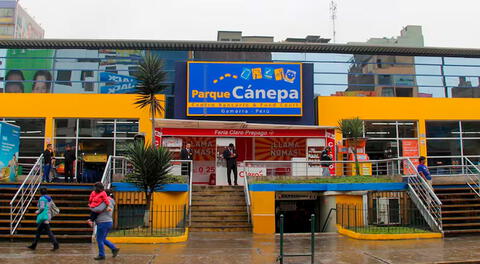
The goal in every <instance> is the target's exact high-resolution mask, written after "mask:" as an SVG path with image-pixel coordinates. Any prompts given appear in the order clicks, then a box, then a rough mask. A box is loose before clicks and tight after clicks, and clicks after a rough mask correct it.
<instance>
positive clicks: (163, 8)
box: [20, 0, 480, 48]
mask: <svg viewBox="0 0 480 264" xmlns="http://www.w3.org/2000/svg"><path fill="white" fill-rule="evenodd" d="M336 2H337V6H338V11H337V43H345V42H349V41H366V40H367V39H368V38H370V37H393V36H397V35H399V33H400V30H401V29H402V27H404V26H406V25H422V26H423V34H424V37H425V45H426V46H442V47H462V48H480V33H479V30H478V27H479V26H480V19H479V18H478V16H479V14H480V1H478V0H455V1H447V0H362V1H359V0H336ZM20 3H21V5H22V6H23V7H25V8H26V9H27V11H28V12H29V13H30V14H31V15H33V16H34V17H35V19H36V20H37V21H38V22H40V23H41V25H42V26H43V28H44V29H45V31H46V37H47V38H92V39H98V38H109V39H112V38H118V39H156V40H216V36H217V30H238V31H243V32H244V35H267V36H274V37H275V40H276V41H280V40H283V39H285V38H286V37H305V36H306V35H321V36H322V37H328V38H331V37H332V23H331V20H330V10H329V3H330V1H329V0H315V1H314V0H20Z"/></svg>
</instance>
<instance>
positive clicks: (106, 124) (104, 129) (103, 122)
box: [79, 119, 115, 137]
mask: <svg viewBox="0 0 480 264" xmlns="http://www.w3.org/2000/svg"><path fill="white" fill-rule="evenodd" d="M114 124H115V123H114V120H113V119H80V120H79V127H80V130H79V131H80V132H79V137H113V130H114V126H115V125H114Z"/></svg>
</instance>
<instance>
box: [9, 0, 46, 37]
mask: <svg viewBox="0 0 480 264" xmlns="http://www.w3.org/2000/svg"><path fill="white" fill-rule="evenodd" d="M44 35H45V31H44V30H43V28H42V27H41V26H40V25H39V24H38V23H37V22H36V21H35V20H34V19H33V17H32V16H30V15H29V14H28V13H27V11H26V10H25V9H24V8H22V6H21V5H20V4H19V3H18V1H16V0H0V39H43V37H44Z"/></svg>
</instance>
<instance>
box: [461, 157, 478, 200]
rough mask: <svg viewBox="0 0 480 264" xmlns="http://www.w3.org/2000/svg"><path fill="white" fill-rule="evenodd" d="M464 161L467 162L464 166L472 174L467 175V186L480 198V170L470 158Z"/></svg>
mask: <svg viewBox="0 0 480 264" xmlns="http://www.w3.org/2000/svg"><path fill="white" fill-rule="evenodd" d="M464 159H465V161H466V164H465V165H464V166H465V167H466V168H467V170H469V171H470V172H471V174H468V173H465V176H467V178H468V181H467V185H468V186H469V187H470V188H471V189H472V190H473V192H475V193H476V194H477V196H479V197H480V169H479V168H478V167H477V166H476V165H475V164H474V163H473V162H472V161H471V160H470V159H469V158H467V157H464ZM470 167H473V168H474V169H475V171H472V170H471V169H470ZM473 175H475V177H474V176H473ZM472 182H473V183H472Z"/></svg>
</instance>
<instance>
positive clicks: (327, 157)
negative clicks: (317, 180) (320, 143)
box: [320, 146, 333, 176]
mask: <svg viewBox="0 0 480 264" xmlns="http://www.w3.org/2000/svg"><path fill="white" fill-rule="evenodd" d="M331 151H332V149H331V148H330V147H329V146H327V147H326V148H325V149H324V150H323V151H322V153H321V154H320V160H321V161H331V160H332V159H333V156H332V153H331ZM330 164H331V163H330V162H324V163H322V164H321V165H322V176H331V175H330Z"/></svg>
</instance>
